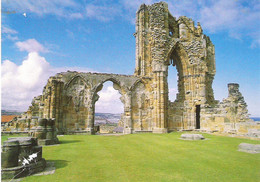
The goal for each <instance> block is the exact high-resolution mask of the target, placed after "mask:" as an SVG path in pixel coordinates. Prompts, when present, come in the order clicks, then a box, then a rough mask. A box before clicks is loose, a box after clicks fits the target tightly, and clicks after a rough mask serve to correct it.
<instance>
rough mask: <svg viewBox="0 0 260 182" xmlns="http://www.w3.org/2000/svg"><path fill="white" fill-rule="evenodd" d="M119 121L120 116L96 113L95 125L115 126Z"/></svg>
mask: <svg viewBox="0 0 260 182" xmlns="http://www.w3.org/2000/svg"><path fill="white" fill-rule="evenodd" d="M120 119H121V114H112V113H96V114H95V124H97V125H99V124H115V123H116V124H117V123H118V122H119V120H120Z"/></svg>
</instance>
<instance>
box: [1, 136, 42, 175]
mask: <svg viewBox="0 0 260 182" xmlns="http://www.w3.org/2000/svg"><path fill="white" fill-rule="evenodd" d="M37 143H38V142H37V138H33V137H18V138H8V140H7V141H5V142H4V144H3V146H2V153H1V154H2V157H1V163H2V169H1V176H2V177H1V178H2V179H14V178H20V177H24V176H28V175H31V174H34V173H36V172H40V171H43V170H44V168H45V166H46V162H45V159H44V158H42V147H41V146H38V145H37Z"/></svg>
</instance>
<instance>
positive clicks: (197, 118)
mask: <svg viewBox="0 0 260 182" xmlns="http://www.w3.org/2000/svg"><path fill="white" fill-rule="evenodd" d="M196 129H200V105H196Z"/></svg>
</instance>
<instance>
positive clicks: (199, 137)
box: [181, 134, 205, 140]
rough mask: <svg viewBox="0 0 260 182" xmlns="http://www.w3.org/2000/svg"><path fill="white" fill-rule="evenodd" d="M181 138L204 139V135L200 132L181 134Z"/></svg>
mask: <svg viewBox="0 0 260 182" xmlns="http://www.w3.org/2000/svg"><path fill="white" fill-rule="evenodd" d="M181 139H183V140H204V139H205V138H204V136H203V135H201V134H182V135H181Z"/></svg>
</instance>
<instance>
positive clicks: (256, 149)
mask: <svg viewBox="0 0 260 182" xmlns="http://www.w3.org/2000/svg"><path fill="white" fill-rule="evenodd" d="M238 151H241V152H247V153H253V154H254V153H260V145H259V144H258V145H257V144H249V143H241V144H239V146H238Z"/></svg>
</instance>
